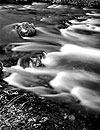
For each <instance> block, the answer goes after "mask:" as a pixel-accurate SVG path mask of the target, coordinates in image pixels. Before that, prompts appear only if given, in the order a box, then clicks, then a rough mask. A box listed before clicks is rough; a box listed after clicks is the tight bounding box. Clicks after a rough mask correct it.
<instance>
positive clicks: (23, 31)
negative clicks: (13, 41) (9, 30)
mask: <svg viewBox="0 0 100 130" xmlns="http://www.w3.org/2000/svg"><path fill="white" fill-rule="evenodd" d="M14 29H15V30H16V31H17V33H18V34H19V36H20V37H21V38H23V37H32V36H34V35H35V34H36V30H35V27H34V24H33V23H31V24H30V23H28V22H22V23H19V24H17V25H15V26H14Z"/></svg>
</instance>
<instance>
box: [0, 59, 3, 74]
mask: <svg viewBox="0 0 100 130" xmlns="http://www.w3.org/2000/svg"><path fill="white" fill-rule="evenodd" d="M2 70H3V63H2V62H1V61H0V73H1V72H2Z"/></svg>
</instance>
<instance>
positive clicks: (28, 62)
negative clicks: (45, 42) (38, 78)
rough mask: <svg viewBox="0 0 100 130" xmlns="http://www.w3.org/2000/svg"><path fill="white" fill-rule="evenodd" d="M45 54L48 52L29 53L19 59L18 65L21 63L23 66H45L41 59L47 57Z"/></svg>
mask: <svg viewBox="0 0 100 130" xmlns="http://www.w3.org/2000/svg"><path fill="white" fill-rule="evenodd" d="M45 55H46V53H45V52H44V51H40V52H33V53H32V54H27V55H25V56H23V57H22V58H20V59H19V61H18V65H20V66H21V67H23V68H28V67H29V68H33V67H41V66H43V64H42V63H41V60H42V59H43V58H45Z"/></svg>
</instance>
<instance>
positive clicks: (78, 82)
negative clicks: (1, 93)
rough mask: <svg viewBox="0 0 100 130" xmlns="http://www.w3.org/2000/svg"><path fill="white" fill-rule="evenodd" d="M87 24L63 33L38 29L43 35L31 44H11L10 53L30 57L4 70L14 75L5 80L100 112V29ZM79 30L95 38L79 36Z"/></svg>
mask: <svg viewBox="0 0 100 130" xmlns="http://www.w3.org/2000/svg"><path fill="white" fill-rule="evenodd" d="M86 23H88V20H87V21H85V22H83V23H81V24H79V23H77V24H78V25H76V23H75V25H71V26H70V27H68V28H66V29H60V30H59V31H60V32H61V34H54V33H52V32H50V30H49V28H47V27H36V30H37V31H39V33H38V34H37V36H35V37H31V38H28V40H29V41H28V42H21V43H10V44H9V45H7V46H6V50H7V49H9V48H10V49H11V51H14V52H16V51H18V52H20V51H21V52H30V54H28V56H27V54H26V56H24V57H22V58H20V59H19V60H18V63H17V65H16V66H12V67H9V68H7V67H3V71H6V72H9V73H11V75H10V76H8V77H6V78H4V80H5V81H6V82H8V83H9V84H10V85H13V86H15V87H18V88H20V89H25V90H26V91H31V92H33V93H36V94H38V95H39V96H42V97H46V98H49V99H53V100H59V101H60V102H66V103H74V104H76V105H82V106H85V107H87V108H90V109H93V110H97V111H100V49H99V47H98V46H99V45H98V43H99V41H100V39H99V37H97V35H95V32H96V33H97V34H99V33H100V27H98V26H97V25H93V26H92V24H91V25H89V26H87V25H86ZM92 23H94V21H93V22H92ZM77 29H80V30H86V31H88V30H89V31H90V32H93V35H91V34H90V35H89V36H87V35H85V34H82V33H77V32H76V30H77ZM26 39H27V38H26ZM24 40H25V38H24ZM34 51H37V52H39V53H41V54H42V53H43V52H45V56H44V57H41V58H40V59H39V60H37V58H39V57H38V56H37V54H36V53H34ZM32 52H33V53H32ZM42 56H43V55H42ZM32 58H33V60H31V59H32ZM34 58H35V59H34ZM38 61H40V63H41V66H40V67H39V66H38ZM34 62H35V64H34V65H33V63H34ZM40 77H42V79H41V78H40ZM47 79H48V80H47ZM42 82H43V84H42ZM41 84H42V85H41ZM46 86H47V87H46Z"/></svg>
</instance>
